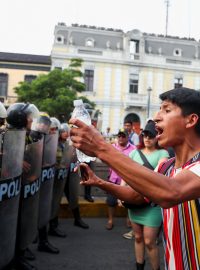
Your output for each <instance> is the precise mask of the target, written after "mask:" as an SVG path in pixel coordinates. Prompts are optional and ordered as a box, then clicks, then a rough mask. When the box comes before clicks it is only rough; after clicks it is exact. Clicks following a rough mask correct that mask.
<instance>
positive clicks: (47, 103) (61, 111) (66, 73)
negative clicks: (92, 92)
mask: <svg viewBox="0 0 200 270" xmlns="http://www.w3.org/2000/svg"><path fill="white" fill-rule="evenodd" d="M81 64H82V60H81V59H77V58H76V59H72V60H71V63H70V65H69V68H67V69H65V70H60V69H54V70H53V71H51V72H49V73H48V74H45V75H44V74H42V75H39V76H38V77H37V78H36V79H35V80H33V81H32V82H31V83H30V82H20V83H19V85H18V86H17V87H16V88H15V92H16V93H17V95H18V101H19V102H29V103H33V104H35V105H36V106H37V107H38V109H39V110H40V111H45V112H47V113H48V114H49V115H50V116H55V117H57V118H58V119H59V120H61V122H63V121H66V120H68V119H69V118H70V114H71V112H72V111H73V108H74V107H73V100H74V99H79V98H81V99H83V102H85V103H89V104H90V105H91V107H92V108H94V107H95V104H94V103H93V102H91V101H89V100H88V99H87V98H86V97H84V96H79V95H78V93H81V92H83V91H84V90H85V84H84V83H82V82H81V81H80V79H81V78H83V73H82V72H81V71H80V67H81Z"/></svg>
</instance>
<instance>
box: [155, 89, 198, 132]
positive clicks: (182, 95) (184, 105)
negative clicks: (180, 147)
mask: <svg viewBox="0 0 200 270" xmlns="http://www.w3.org/2000/svg"><path fill="white" fill-rule="evenodd" d="M159 97H160V99H161V100H162V101H164V100H168V101H170V102H172V103H174V104H176V105H177V106H178V107H180V108H181V111H182V114H183V116H187V115H190V114H192V113H195V114H197V115H198V116H199V120H198V122H197V124H196V126H195V130H196V132H197V134H198V135H200V92H199V91H197V90H194V89H190V88H186V87H181V88H176V89H172V90H169V91H167V92H164V93H162V94H161V95H160V96H159Z"/></svg>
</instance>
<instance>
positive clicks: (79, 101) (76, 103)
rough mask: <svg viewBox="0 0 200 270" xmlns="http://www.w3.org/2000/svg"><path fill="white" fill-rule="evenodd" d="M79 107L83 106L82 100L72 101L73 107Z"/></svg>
mask: <svg viewBox="0 0 200 270" xmlns="http://www.w3.org/2000/svg"><path fill="white" fill-rule="evenodd" d="M80 105H83V101H82V99H75V100H74V106H75V107H76V106H80Z"/></svg>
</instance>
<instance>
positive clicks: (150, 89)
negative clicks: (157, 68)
mask: <svg viewBox="0 0 200 270" xmlns="http://www.w3.org/2000/svg"><path fill="white" fill-rule="evenodd" d="M151 91H152V88H151V87H150V86H149V87H148V88H147V92H148V100H147V119H148V118H149V115H150V98H151Z"/></svg>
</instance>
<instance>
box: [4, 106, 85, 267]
mask: <svg viewBox="0 0 200 270" xmlns="http://www.w3.org/2000/svg"><path fill="white" fill-rule="evenodd" d="M4 120H6V125H5V123H4ZM0 125H1V127H0V132H1V134H0V147H1V149H0V168H1V170H0V172H1V177H0V220H1V222H0V239H1V241H0V254H1V256H0V269H12V268H14V269H20V270H23V269H25V270H30V269H32V270H34V269H36V267H35V266H33V265H32V264H31V263H30V262H29V261H30V260H34V259H35V256H34V254H33V253H32V252H31V250H30V249H29V245H30V244H32V243H33V241H38V250H39V251H44V252H49V253H53V254H57V253H59V250H58V249H57V248H56V247H54V246H53V245H52V244H51V243H49V240H48V227H49V224H50V229H49V231H50V232H51V233H52V235H57V236H60V237H65V234H64V233H63V232H61V231H59V229H58V211H59V205H60V200H61V197H62V194H63V192H64V189H65V186H66V181H67V177H69V168H70V164H71V162H72V161H71V160H72V157H73V155H74V151H73V147H72V146H70V145H69V140H67V137H68V135H66V138H65V137H64V138H65V139H64V140H62V144H60V143H59V141H60V136H61V133H62V132H66V133H67V134H68V132H69V130H68V129H69V128H68V126H67V124H62V125H61V124H60V122H59V121H58V119H56V118H54V117H53V118H50V117H49V115H48V114H46V113H40V112H39V110H38V109H37V107H36V106H35V105H34V104H25V103H15V104H13V105H11V106H10V107H9V108H8V109H7V111H6V109H5V108H4V106H3V104H2V103H0ZM59 131H60V133H59ZM61 137H63V136H61ZM74 209H75V210H74V212H76V213H75V214H76V216H77V220H76V219H75V222H77V224H75V225H77V226H79V227H82V228H88V225H87V224H85V223H84V222H83V221H82V220H81V219H80V214H79V209H78V206H77V204H76V205H75V207H74ZM77 209H78V210H77Z"/></svg>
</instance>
